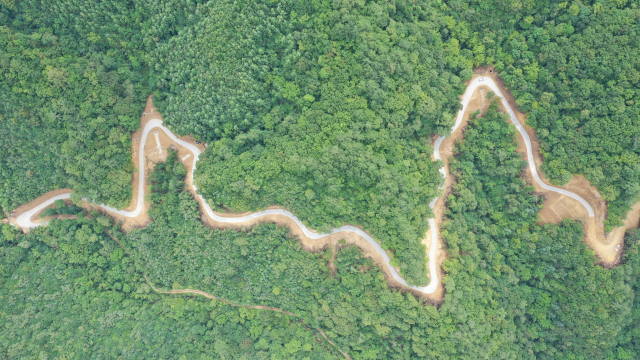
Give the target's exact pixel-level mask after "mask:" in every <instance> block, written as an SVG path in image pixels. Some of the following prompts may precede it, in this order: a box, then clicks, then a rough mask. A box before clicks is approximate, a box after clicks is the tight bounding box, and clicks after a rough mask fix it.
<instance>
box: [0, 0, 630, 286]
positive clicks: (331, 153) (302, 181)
mask: <svg viewBox="0 0 640 360" xmlns="http://www.w3.org/2000/svg"><path fill="white" fill-rule="evenodd" d="M639 15H640V9H639V8H638V7H637V3H636V2H633V1H629V2H625V1H613V2H610V1H605V2H599V1H596V2H591V1H584V2H581V1H576V2H571V3H569V2H557V1H538V2H532V1H526V2H522V1H519V0H518V1H510V0H509V1H506V0H505V1H502V0H495V1H482V2H476V1H471V2H465V1H449V2H444V3H443V2H439V1H438V2H428V1H420V2H413V1H408V0H398V1H391V2H390V1H381V0H380V1H378V0H375V1H339V0H335V1H328V0H327V1H304V2H300V1H245V0H242V1H230V0H218V1H187V2H182V1H177V0H166V1H159V2H154V3H153V4H148V3H147V2H142V1H139V0H134V1H126V2H124V1H115V0H114V1H105V2H91V1H89V2H74V1H43V0H21V1H8V0H5V1H2V3H1V4H0V29H1V30H0V36H1V37H2V38H1V39H0V43H1V44H2V48H3V50H4V51H3V52H2V55H0V61H2V67H1V70H0V78H1V79H2V81H1V82H0V86H2V91H1V92H0V96H2V99H1V100H2V101H0V104H2V105H0V110H1V111H0V116H1V118H0V120H1V121H0V134H2V137H3V139H4V141H2V142H0V146H1V147H2V149H3V152H4V154H6V156H3V157H2V159H1V160H0V161H2V164H1V165H2V171H1V172H0V174H1V175H0V176H1V177H0V178H1V179H2V184H3V186H2V187H1V188H0V206H2V209H3V211H4V212H5V213H7V212H9V211H10V210H12V209H13V208H15V207H16V206H17V205H19V204H22V203H25V202H27V201H28V200H30V199H33V198H35V197H36V196H38V195H40V194H42V193H43V192H45V191H47V190H51V189H55V188H60V187H71V188H73V189H74V190H76V191H77V192H78V193H80V194H82V195H83V196H85V197H87V198H89V199H91V200H93V201H98V202H104V203H107V204H110V205H114V206H117V207H123V206H125V205H126V204H127V200H128V199H130V195H131V187H130V178H131V172H132V171H133V167H132V166H131V163H130V160H129V159H130V141H129V139H128V134H130V133H131V131H132V130H133V129H135V127H136V124H137V121H136V119H137V117H138V115H139V114H140V111H141V109H142V104H143V102H142V99H143V97H144V96H145V95H146V94H149V93H151V92H154V93H155V94H156V97H155V99H156V102H157V104H158V105H159V108H160V110H161V111H162V112H163V114H164V115H165V118H166V119H167V123H168V125H170V126H171V127H172V128H173V129H174V130H175V131H177V132H179V133H182V134H187V133H190V134H193V135H194V136H196V137H197V138H198V139H200V140H203V141H207V142H209V144H210V145H211V146H209V148H208V149H207V151H206V153H205V155H204V156H203V157H202V162H201V165H200V166H199V171H198V174H197V179H196V180H197V182H198V183H199V184H200V188H201V191H202V194H203V195H204V196H205V198H207V199H208V200H209V201H210V203H211V205H213V207H214V208H216V209H218V210H231V211H245V210H254V209H258V208H264V207H266V206H269V205H280V206H284V207H286V208H288V209H290V210H292V211H293V212H294V213H296V214H297V215H298V216H299V217H301V218H302V219H303V220H304V221H305V223H307V224H308V225H309V226H310V227H312V228H314V229H318V230H321V231H327V230H328V229H330V228H332V227H337V226H339V225H342V224H345V223H352V224H356V225H361V226H363V227H364V228H365V229H367V231H370V232H371V233H372V234H373V235H374V236H375V237H376V238H377V239H379V241H380V242H381V243H382V245H383V247H384V248H385V249H390V250H391V251H392V252H394V264H395V265H397V266H399V267H400V269H401V271H402V273H403V274H404V275H405V276H406V278H407V279H408V280H409V281H411V282H412V283H421V284H422V283H426V282H427V281H428V279H427V278H426V276H425V275H424V274H425V271H424V268H425V266H424V263H425V261H424V256H423V254H424V251H422V246H421V245H420V241H419V240H420V238H421V237H422V236H423V234H424V232H425V230H426V227H427V225H426V222H425V219H426V218H427V217H428V216H430V210H429V209H428V207H427V204H428V202H429V201H430V199H431V198H433V197H434V196H435V195H437V186H438V185H439V181H440V180H439V177H438V173H437V171H436V169H437V166H436V164H434V163H433V162H431V161H430V160H429V158H430V156H431V152H432V149H431V147H430V146H429V144H428V137H429V135H431V134H446V133H447V132H448V129H449V127H450V125H451V123H452V120H453V117H454V115H455V113H456V111H457V109H458V106H459V105H458V98H457V96H458V95H459V94H460V93H461V92H462V89H463V88H464V84H463V82H464V81H465V80H467V79H468V78H469V77H470V75H471V68H472V67H473V66H478V65H483V64H494V65H495V67H496V69H497V70H498V71H500V74H501V76H502V77H503V78H504V79H505V83H506V84H507V85H508V86H509V89H510V91H512V93H513V95H514V96H515V97H516V99H517V102H518V105H519V107H520V110H522V111H526V112H528V122H529V123H530V124H531V125H532V126H533V127H534V128H535V129H536V130H537V136H538V138H539V140H540V142H541V148H542V150H543V155H544V158H545V162H544V164H543V166H542V170H543V171H544V172H545V174H546V175H547V176H548V177H549V178H550V179H551V180H552V181H553V182H554V183H564V182H566V181H568V180H569V179H570V177H571V175H572V174H585V176H586V177H587V179H589V180H590V181H591V182H592V183H593V184H594V185H596V186H597V187H598V189H599V190H600V193H601V194H602V196H603V198H604V199H605V200H607V201H608V205H609V216H608V219H607V222H606V225H607V229H610V228H611V227H613V226H615V225H618V224H619V221H620V219H622V218H624V216H625V214H626V212H627V211H628V209H629V207H630V205H631V204H632V203H633V202H634V201H636V200H637V198H638V194H639V193H640V181H638V179H639V178H640V157H639V156H640V145H638V144H640V140H638V139H640V130H639V129H640V126H639V125H640V124H639V123H638V121H639V120H638V119H639V118H640V110H639V109H640V108H639V106H640V105H638V101H639V99H638V96H640V95H638V86H639V85H638V84H639V83H638V80H640V63H638V61H639V60H638V58H639V56H638V55H640V54H639V53H638V52H639V51H640V50H639V49H640V46H639V45H640V44H638V35H637V34H638V31H639V30H640V29H638V27H639V26H640V23H639V22H638V18H640V16H639Z"/></svg>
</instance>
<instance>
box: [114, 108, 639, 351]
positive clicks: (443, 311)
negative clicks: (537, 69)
mask: <svg viewBox="0 0 640 360" xmlns="http://www.w3.org/2000/svg"><path fill="white" fill-rule="evenodd" d="M515 139H516V138H515V129H514V128H513V127H512V126H511V125H510V124H508V123H507V121H506V116H505V115H503V114H501V113H500V112H498V108H497V103H496V102H493V104H492V105H491V107H490V109H489V110H488V112H487V113H486V114H485V116H484V117H483V118H480V119H472V120H471V121H470V125H469V127H468V129H466V131H465V134H464V141H462V142H459V143H458V144H457V147H456V149H457V150H456V157H455V159H453V160H452V162H451V169H452V174H453V175H454V176H455V177H456V183H455V185H454V188H453V192H452V193H451V195H450V196H449V197H448V199H447V202H448V205H447V208H448V209H449V210H448V212H447V216H448V220H447V221H446V222H445V224H444V225H443V230H442V236H443V238H444V240H445V241H446V244H447V245H448V247H449V249H448V257H449V260H447V261H446V262H445V271H446V274H447V276H446V277H445V279H444V282H445V287H446V293H445V297H444V301H443V302H442V304H441V305H440V307H439V308H437V309H436V308H435V307H433V306H430V305H427V304H421V303H420V302H419V301H416V298H414V297H413V295H411V294H409V293H407V294H401V293H400V292H399V291H397V290H391V289H389V288H388V287H387V284H386V281H385V279H384V276H383V274H382V273H381V271H380V270H379V269H378V268H377V267H376V266H374V265H373V263H372V261H371V260H370V259H366V258H364V257H363V256H362V253H361V251H360V250H359V249H357V248H355V247H350V246H347V247H342V246H341V247H340V248H339V249H337V252H338V253H337V256H336V258H335V260H334V265H335V268H336V272H335V276H332V275H331V273H330V271H329V269H328V267H327V266H326V265H327V262H328V261H330V260H331V259H332V258H333V254H332V252H331V251H330V250H329V249H327V250H324V251H321V252H318V253H308V252H305V251H303V250H302V249H301V247H300V244H299V243H298V241H296V240H295V239H294V238H292V237H291V235H290V234H289V232H288V231H287V230H286V229H282V228H278V227H276V226H275V225H272V224H265V225H259V226H255V227H252V228H251V229H247V230H245V231H236V230H211V229H208V228H207V227H205V226H203V225H202V224H200V222H199V221H198V220H197V219H198V216H197V212H196V210H195V207H196V202H195V200H193V198H192V197H191V196H190V195H188V196H187V195H180V194H179V195H177V196H176V195H175V194H172V193H171V192H167V193H166V194H165V195H162V194H157V195H154V196H156V198H157V204H158V205H154V206H153V207H152V209H151V214H152V216H153V218H154V222H153V223H151V224H150V225H149V226H148V227H147V228H144V229H138V230H135V231H132V232H130V233H129V234H128V235H127V237H126V239H127V243H128V244H130V245H128V246H129V247H130V248H131V252H132V254H133V255H134V256H135V258H137V259H139V260H140V263H141V264H144V266H145V267H144V269H145V270H144V271H145V272H147V273H149V274H151V276H152V277H153V279H154V281H156V282H158V284H161V285H162V286H163V287H165V288H169V287H172V286H179V287H181V288H197V289H201V290H203V291H207V292H209V293H213V294H216V295H218V296H221V297H224V298H227V299H231V300H232V301H237V302H239V303H243V304H262V305H268V306H273V307H279V308H282V309H284V310H286V311H291V312H294V313H296V314H300V315H301V316H302V317H303V319H304V322H305V323H308V324H310V325H311V326H313V327H316V326H317V327H320V328H321V329H323V331H324V332H325V333H326V334H327V336H329V337H330V338H331V340H332V341H333V342H335V343H336V344H337V346H338V348H340V349H341V350H343V351H346V352H347V353H348V354H349V355H350V356H351V357H352V358H354V359H400V358H425V357H426V358H429V357H432V358H443V359H449V358H460V359H478V358H487V359H514V358H517V359H535V358H541V359H553V358H559V357H561V356H563V355H564V354H566V355H567V356H570V357H574V358H581V357H582V358H589V359H605V358H611V359H624V358H625V357H624V356H627V355H629V354H630V355H629V356H631V357H629V358H633V357H634V356H636V355H637V354H640V352H639V350H640V348H638V347H637V345H635V344H636V343H635V341H637V340H636V338H637V336H638V334H637V330H636V328H635V327H634V325H633V324H635V323H636V322H637V320H635V319H637V314H636V313H637V311H635V310H634V309H635V308H634V302H635V301H637V300H635V299H636V294H637V291H639V290H640V288H638V285H637V284H638V279H639V275H640V267H639V266H638V264H637V259H636V257H637V253H638V247H637V245H638V244H637V243H638V242H637V240H631V239H634V238H633V237H631V238H630V240H629V242H628V244H627V246H628V247H629V249H628V250H627V253H626V254H627V255H626V260H625V262H624V263H623V264H622V265H621V266H620V267H617V268H614V269H606V268H603V267H601V266H598V265H596V264H595V263H596V259H595V257H594V256H593V252H592V251H591V250H589V249H588V248H587V246H586V244H585V243H584V242H583V241H582V236H581V233H582V229H581V226H580V224H579V223H577V222H572V221H565V222H562V223H560V224H558V225H544V226H541V225H537V224H536V222H537V213H538V208H539V206H540V205H541V201H542V199H541V198H539V197H538V196H536V195H535V194H533V193H532V190H533V188H532V187H531V186H528V185H527V184H526V182H525V181H524V180H523V179H522V178H520V176H519V174H520V172H521V171H522V170H523V169H524V167H525V166H526V165H525V164H526V163H525V162H524V161H523V160H522V157H521V155H520V154H519V153H517V152H516V144H515ZM175 162H176V163H177V160H176V161H175ZM175 166H176V165H174V164H171V163H167V164H166V165H165V167H156V169H158V171H161V172H163V174H160V175H155V174H154V175H151V176H152V177H154V178H162V179H164V180H163V181H164V182H165V184H167V185H168V184H172V183H175V181H176V180H178V179H181V178H182V177H181V175H172V174H173V173H174V171H173V170H171V169H174V168H175ZM167 169H169V170H167ZM168 186H169V185H168ZM169 187H171V186H169ZM159 188H160V187H159ZM173 188H176V189H179V188H181V187H180V186H176V187H173ZM186 193H187V192H186V191H183V192H182V193H181V194H186ZM168 199H178V200H179V201H178V202H177V203H173V207H172V208H169V207H167V206H166V205H167V201H168ZM173 201H175V200H173ZM160 204H162V205H160ZM180 209H193V210H187V211H185V210H180ZM191 211H193V212H194V214H191V215H189V216H184V214H185V213H189V212H191ZM630 236H633V235H630ZM176 284H177V285H176Z"/></svg>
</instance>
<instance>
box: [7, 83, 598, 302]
mask: <svg viewBox="0 0 640 360" xmlns="http://www.w3.org/2000/svg"><path fill="white" fill-rule="evenodd" d="M479 88H483V89H485V88H489V89H490V90H491V91H493V92H494V93H495V94H496V95H497V96H498V97H499V98H500V99H501V105H502V107H503V108H504V109H505V111H506V112H507V113H508V114H509V117H510V120H511V122H512V123H513V124H514V125H515V126H516V129H517V130H518V132H519V135H520V137H521V139H522V140H523V141H522V143H523V144H524V145H525V147H526V156H527V160H528V163H529V168H528V172H529V173H530V174H531V177H532V179H530V180H533V181H532V182H533V183H534V185H535V186H536V188H539V189H542V190H543V191H546V192H550V193H556V194H558V195H559V196H562V197H567V198H569V199H571V201H575V202H577V203H578V204H580V206H581V207H582V208H583V209H584V211H585V213H586V214H587V216H588V219H586V221H587V222H588V223H593V224H595V223H596V220H595V217H594V215H595V212H594V210H593V208H592V206H591V205H590V204H589V202H588V201H586V200H585V199H584V198H583V197H581V196H579V195H577V194H575V193H574V192H572V191H569V190H567V189H563V188H558V187H553V186H550V185H548V184H546V183H545V182H544V181H543V180H542V179H541V178H540V176H539V174H538V171H537V167H538V164H537V162H536V156H535V153H534V146H535V148H536V149H537V144H532V142H531V139H530V136H529V135H528V133H527V130H526V129H525V128H524V127H523V126H522V124H521V123H520V122H519V120H518V117H517V116H516V114H515V113H514V110H513V109H512V107H511V105H510V102H511V101H509V98H505V96H504V95H503V93H502V91H501V89H500V87H499V86H498V85H497V84H496V82H495V81H494V79H493V78H492V77H490V76H483V75H478V76H475V77H474V78H473V79H472V80H471V81H470V83H469V85H468V87H467V89H466V91H465V93H464V95H463V98H462V106H463V108H462V109H461V110H460V111H459V112H458V115H457V117H456V122H455V125H454V127H453V128H452V135H451V136H450V137H448V138H445V137H438V138H437V139H436V141H435V144H434V159H435V160H438V159H441V154H440V150H441V149H440V147H441V145H442V144H443V143H445V144H447V143H449V144H450V143H451V142H452V141H454V140H455V139H456V138H457V137H459V136H460V135H461V129H462V128H463V127H464V126H461V125H463V124H464V123H466V118H468V115H469V111H468V110H469V109H468V104H469V101H470V100H471V98H472V96H473V95H474V93H475V92H476V90H477V89H479ZM148 105H149V104H148ZM145 115H147V113H145ZM150 115H151V116H152V118H151V119H149V118H145V119H144V120H143V128H142V131H141V132H136V134H139V135H137V139H139V144H138V146H137V148H135V149H134V156H135V155H137V159H136V160H137V166H138V169H139V171H138V172H137V173H136V174H135V176H134V181H135V180H137V181H135V183H134V198H133V199H132V204H131V205H130V206H129V207H127V209H130V210H118V209H114V208H112V207H109V206H105V205H92V206H94V207H97V208H100V209H102V210H104V211H107V212H108V213H109V214H110V215H112V216H114V217H116V218H120V219H125V220H127V219H131V218H136V219H138V223H142V222H146V221H148V216H147V214H146V209H147V206H145V200H144V194H145V190H146V186H145V169H147V167H148V166H147V163H146V162H145V160H146V159H147V158H150V157H151V156H150V154H151V153H150V151H151V152H153V151H154V149H155V152H156V153H158V154H156V155H154V156H153V158H157V159H154V160H162V152H163V151H162V149H163V147H167V146H170V145H171V146H175V147H176V148H178V149H179V156H180V158H181V159H182V161H183V163H184V164H185V167H187V171H188V176H187V179H186V183H187V187H188V189H189V190H190V191H191V192H192V193H193V194H194V196H195V197H196V199H197V200H198V202H199V203H200V206H201V209H202V210H203V213H204V214H206V215H203V217H202V220H203V221H204V222H206V223H208V224H209V225H212V226H215V227H236V228H237V227H246V226H252V225H254V224H256V223H261V222H267V221H268V222H275V223H278V224H280V225H286V226H288V227H289V228H291V230H292V233H293V234H294V235H297V236H298V237H299V238H300V241H301V243H302V244H303V246H304V247H305V248H306V249H307V250H318V249H320V248H323V247H325V246H335V244H336V243H337V241H338V240H340V239H345V240H346V241H347V243H352V244H355V245H357V246H359V247H360V248H362V249H363V250H364V252H365V253H366V254H367V255H368V256H370V257H372V258H373V259H374V260H375V261H376V262H377V263H378V264H380V265H382V270H383V271H384V273H385V275H386V277H387V281H388V283H389V285H390V286H394V287H400V288H402V289H405V290H410V291H412V292H413V293H414V294H416V295H419V296H423V297H426V298H428V299H430V300H432V301H435V302H439V301H440V300H441V299H442V297H443V291H444V289H443V287H442V283H441V281H440V279H439V276H438V275H439V272H440V271H441V270H440V269H439V266H438V265H439V264H438V261H440V260H441V258H442V257H439V258H438V257H437V250H438V248H439V247H441V246H442V244H439V242H438V228H439V225H440V224H439V222H440V221H441V219H442V216H441V215H442V212H443V210H442V209H443V206H444V205H443V202H442V201H441V200H439V198H435V199H433V201H431V203H430V204H429V205H430V207H431V208H432V209H435V210H436V211H435V212H436V214H438V213H439V214H440V216H437V217H436V218H432V219H429V225H430V230H429V232H428V234H427V236H426V238H425V240H426V239H428V240H429V241H423V243H425V242H426V245H427V248H428V260H429V275H430V279H431V282H430V283H429V285H427V286H412V285H409V284H408V283H407V282H406V281H405V280H404V279H403V278H402V277H401V276H400V275H399V273H398V271H397V269H395V268H394V267H393V266H391V265H390V257H389V254H388V253H387V252H386V251H384V250H383V249H382V247H381V246H380V245H379V244H378V242H377V241H375V239H373V238H372V237H371V236H370V235H369V234H368V233H366V232H365V231H364V230H362V229H360V228H358V227H356V226H353V225H345V226H342V227H341V228H338V229H333V231H332V232H331V233H330V234H318V233H316V232H315V231H313V230H310V229H308V228H307V227H306V226H305V225H303V224H302V222H301V221H300V220H299V219H298V218H297V217H296V216H295V215H293V214H292V213H291V212H289V211H287V210H284V209H281V208H275V207H272V208H268V209H266V210H264V211H259V212H256V213H249V214H239V215H238V214H224V215H220V214H217V213H215V212H214V211H213V210H212V209H211V207H210V206H209V205H208V203H207V202H206V200H205V199H204V198H203V197H202V196H201V195H199V194H197V187H196V185H195V184H194V183H193V174H194V172H195V170H196V163H197V161H198V159H199V156H200V154H201V153H202V151H203V150H204V148H203V147H202V146H197V145H196V144H194V141H192V140H189V139H184V138H178V137H177V136H176V135H175V134H173V132H171V131H170V130H169V129H168V128H166V127H164V126H163V121H162V119H161V117H160V114H158V113H155V112H151V114H150ZM465 116H466V117H465ZM463 120H465V121H463ZM150 134H152V136H151V137H150V136H149V135H150ZM134 135H135V134H134ZM134 139H135V137H134ZM149 139H155V140H150V141H148V140H149ZM161 139H164V140H161ZM147 145H149V146H147ZM445 148H446V146H445ZM445 152H446V151H445ZM164 153H165V156H166V151H164ZM158 155H159V157H158ZM443 160H446V159H443ZM447 167H448V165H447V161H445V166H443V167H442V168H441V169H440V173H441V174H442V177H443V179H444V181H443V185H442V186H441V187H440V189H443V188H444V187H445V184H446V183H447V181H449V179H447V172H448V171H447V170H448V169H447ZM147 170H148V169H147ZM69 197H70V193H62V194H60V192H59V191H58V192H57V193H52V194H51V197H47V196H46V194H45V195H44V196H41V197H39V198H38V204H37V206H33V205H31V203H30V204H27V205H25V206H23V207H21V208H24V209H25V210H26V211H24V212H22V213H20V214H18V215H16V216H15V217H12V218H13V219H15V222H16V223H17V225H18V226H20V227H22V228H25V229H28V228H33V227H37V226H40V225H43V224H46V222H32V220H31V218H32V217H33V216H34V215H35V214H36V213H38V212H39V211H42V210H43V209H44V208H46V207H47V206H49V205H51V204H52V203H53V202H54V201H55V200H58V199H68V198H69ZM436 220H437V221H436ZM594 226H595V225H594ZM600 226H601V222H600ZM597 242H600V241H597ZM593 248H594V250H595V251H596V253H598V248H597V247H593Z"/></svg>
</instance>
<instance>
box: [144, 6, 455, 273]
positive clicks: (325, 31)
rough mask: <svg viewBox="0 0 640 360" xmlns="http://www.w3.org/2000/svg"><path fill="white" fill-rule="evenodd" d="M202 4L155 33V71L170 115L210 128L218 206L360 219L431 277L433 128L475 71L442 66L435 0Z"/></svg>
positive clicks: (445, 121)
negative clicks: (161, 39) (189, 22)
mask: <svg viewBox="0 0 640 360" xmlns="http://www.w3.org/2000/svg"><path fill="white" fill-rule="evenodd" d="M197 14H198V15H197V17H199V18H201V20H200V22H199V23H197V24H194V25H193V26H190V27H188V28H185V30H184V31H183V32H181V33H180V34H178V36H176V37H173V38H171V39H170V40H169V41H167V42H166V43H163V44H161V45H160V46H159V47H158V49H157V56H155V57H154V59H155V63H154V64H155V65H154V66H153V69H155V73H154V75H153V76H154V77H156V78H157V79H158V82H157V84H158V87H159V90H160V94H159V96H157V97H156V98H157V99H158V100H160V99H162V101H160V102H159V104H160V108H161V111H162V112H163V114H164V115H165V117H166V118H167V122H168V123H169V124H170V125H171V126H173V128H175V129H176V130H177V131H179V132H183V133H191V134H195V135H196V136H197V137H199V138H201V139H204V140H207V141H209V142H210V146H209V147H208V148H207V151H206V152H205V154H204V155H203V156H202V157H201V158H200V159H201V160H200V163H199V164H198V172H197V174H196V183H197V184H198V187H199V188H200V189H201V191H202V195H203V196H204V197H205V198H206V199H208V200H209V201H210V204H211V205H212V206H213V207H214V208H216V209H217V210H219V211H220V210H223V211H224V210H225V209H230V210H232V211H239V212H242V211H247V210H255V209H259V208H265V207H267V206H270V205H280V206H284V207H285V208H287V209H290V210H291V211H292V212H294V213H295V214H296V215H297V216H299V217H300V218H301V219H302V220H304V221H305V222H306V223H307V224H308V225H309V226H310V227H311V228H314V229H317V230H319V231H323V232H327V231H329V230H330V229H331V228H334V227H340V226H341V225H343V224H345V223H351V224H356V225H361V226H362V227H363V228H364V229H365V230H367V231H370V232H371V233H372V234H373V235H374V236H375V237H376V239H379V241H381V243H382V245H383V246H384V247H385V248H386V249H392V251H393V252H394V254H395V257H396V259H397V261H398V264H399V266H400V268H401V271H402V273H403V275H404V276H406V278H407V279H408V280H409V281H411V282H413V283H420V284H425V283H427V282H428V281H429V280H428V278H426V276H425V275H424V274H425V273H426V272H425V261H424V253H425V252H424V247H423V246H422V245H421V244H420V240H421V238H422V237H423V236H424V233H425V230H426V229H427V222H426V219H427V218H428V217H429V216H430V215H431V211H430V210H429V208H428V206H427V205H428V203H429V201H430V200H431V199H432V198H433V197H435V196H437V186H438V185H439V181H440V179H439V178H440V177H439V174H438V171H437V167H436V164H434V163H433V162H431V161H430V156H431V152H432V148H431V147H430V145H429V144H428V142H427V138H426V137H427V135H429V134H432V133H439V134H446V133H448V131H449V128H450V127H451V125H452V124H453V114H455V112H456V110H457V109H458V107H459V105H458V100H457V96H458V95H459V94H460V93H461V91H462V89H463V88H464V85H463V83H462V82H463V80H466V79H461V78H460V77H458V76H456V75H455V74H456V73H457V72H458V68H457V67H448V66H445V63H446V61H445V57H446V56H447V55H446V54H445V52H444V51H443V39H442V37H441V36H440V34H439V31H440V24H439V23H438V21H436V17H435V15H434V14H433V13H432V12H431V10H430V8H429V6H428V5H426V4H415V3H414V2H410V1H400V2H396V3H394V4H390V3H388V2H386V1H372V2H367V3H364V2H363V3H358V2H353V3H351V2H335V3H333V4H330V3H329V2H302V3H301V2H299V1H284V2H277V3H274V2H267V1H240V2H237V1H234V2H231V1H217V2H210V3H208V4H207V5H205V6H203V7H200V8H199V9H198V13H197ZM462 68H466V67H462ZM465 74H467V73H465ZM467 75H468V74H467Z"/></svg>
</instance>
